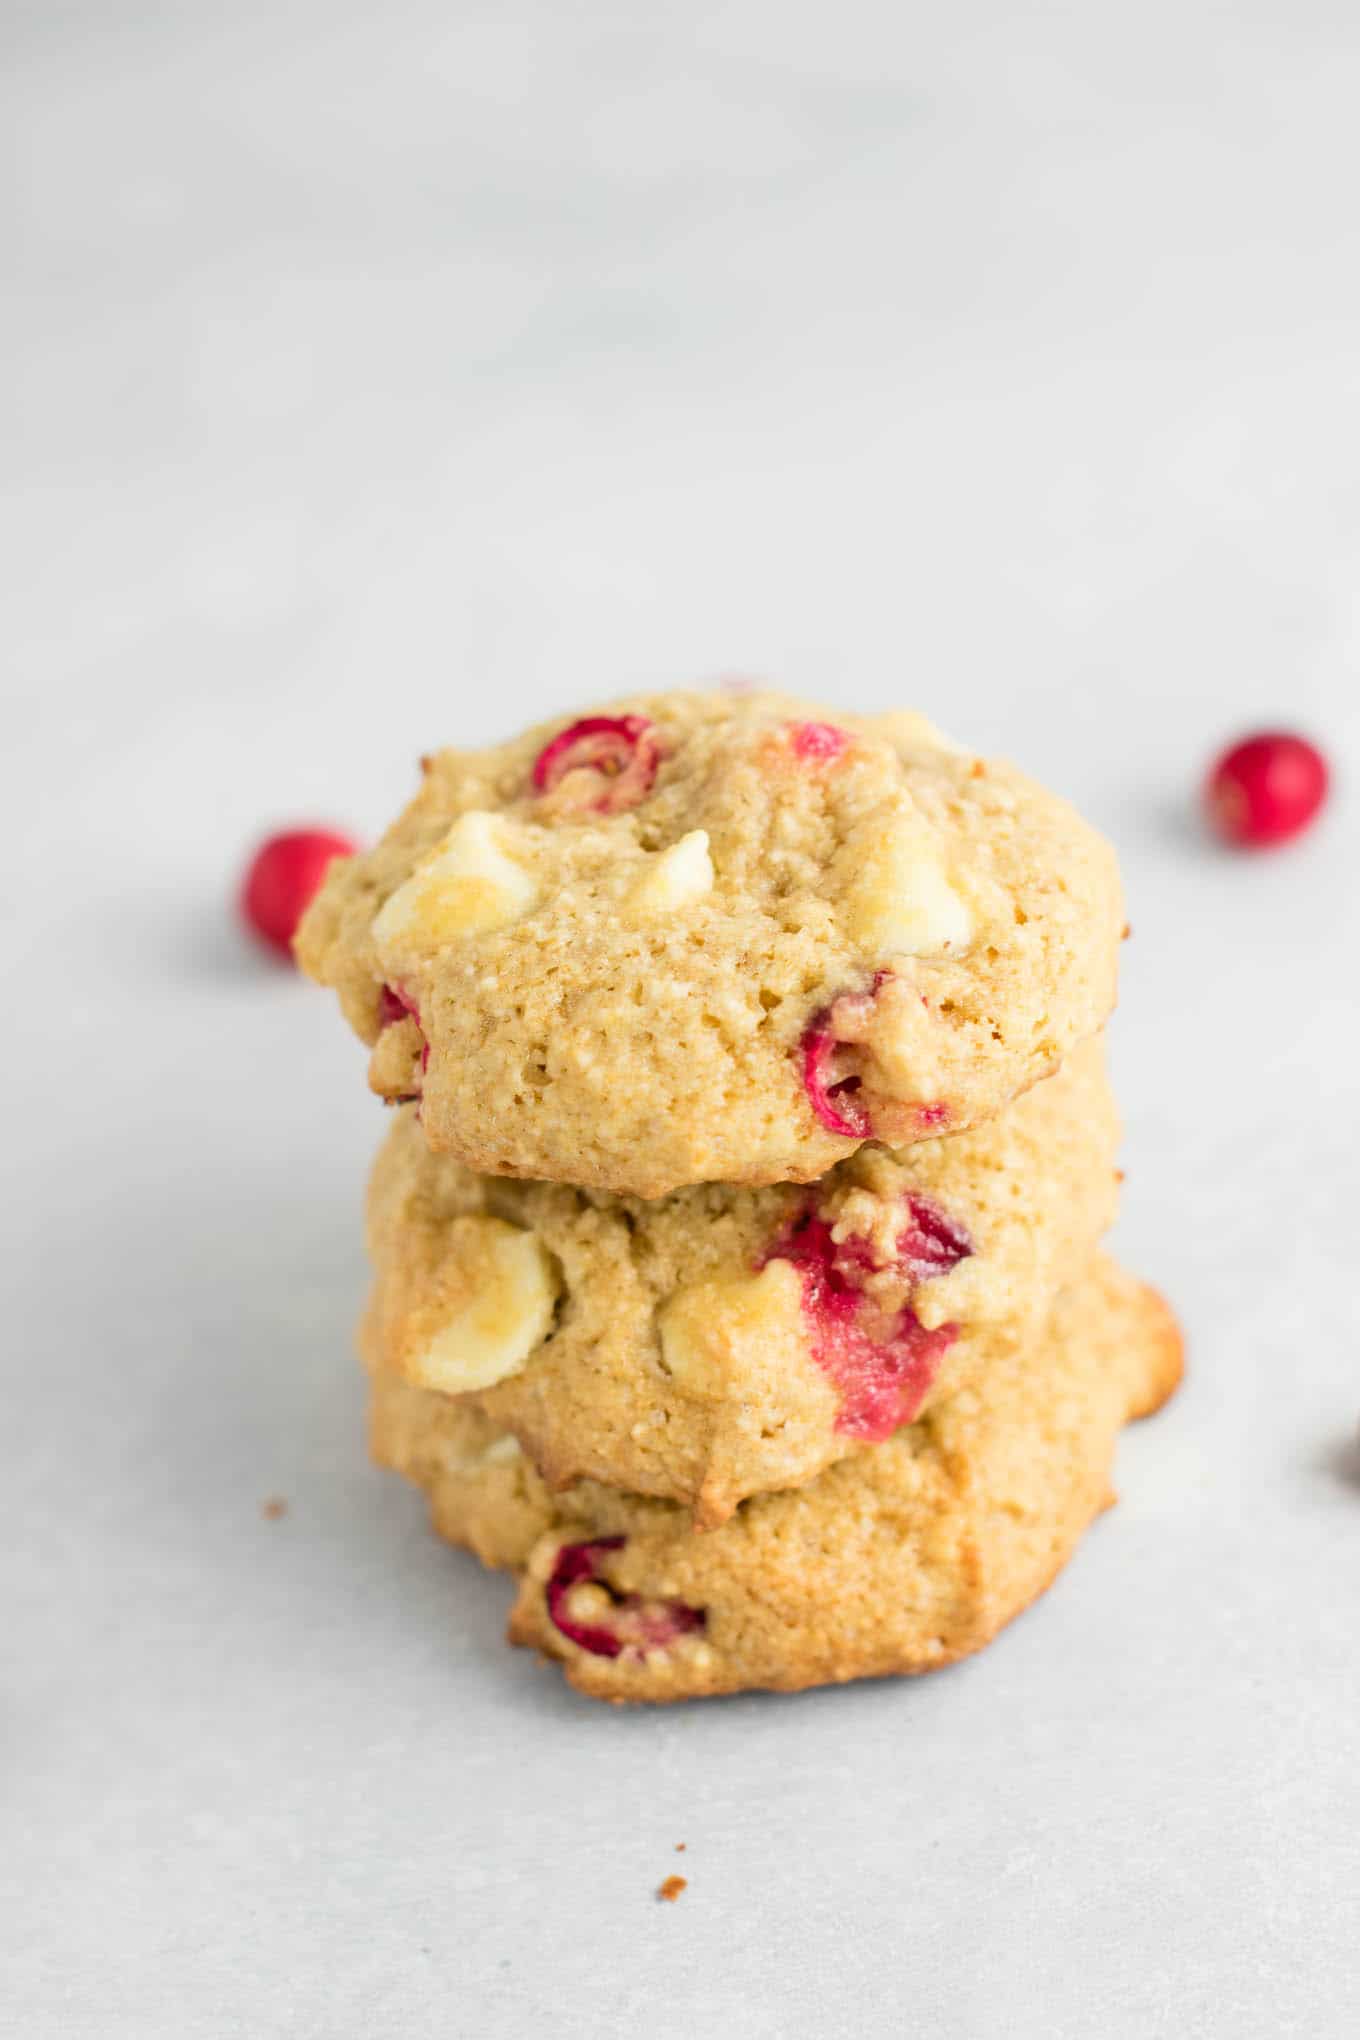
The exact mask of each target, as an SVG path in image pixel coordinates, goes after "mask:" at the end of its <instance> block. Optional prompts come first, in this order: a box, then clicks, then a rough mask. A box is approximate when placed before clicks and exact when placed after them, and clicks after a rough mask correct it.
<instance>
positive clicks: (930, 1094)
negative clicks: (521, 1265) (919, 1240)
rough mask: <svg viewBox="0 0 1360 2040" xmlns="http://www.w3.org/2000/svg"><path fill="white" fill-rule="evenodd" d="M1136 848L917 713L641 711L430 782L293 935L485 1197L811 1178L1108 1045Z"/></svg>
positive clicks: (610, 715)
mask: <svg viewBox="0 0 1360 2040" xmlns="http://www.w3.org/2000/svg"><path fill="white" fill-rule="evenodd" d="M1122 921H1123V909H1122V906H1121V902H1120V890H1119V881H1118V875H1117V871H1116V867H1115V862H1114V857H1113V854H1112V852H1111V851H1110V849H1109V847H1108V845H1107V844H1106V843H1105V842H1104V841H1103V840H1102V839H1101V838H1100V837H1099V836H1098V835H1097V834H1096V833H1095V832H1094V831H1093V830H1092V829H1090V828H1089V827H1088V826H1087V825H1086V824H1085V823H1084V822H1083V821H1082V820H1081V819H1080V817H1079V816H1078V815H1076V814H1075V813H1074V812H1073V810H1072V809H1071V808H1070V807H1068V806H1067V805H1066V803H1065V802H1063V801H1061V800H1059V799H1057V798H1056V797H1055V796H1054V795H1052V794H1050V793H1047V792H1045V791H1044V790H1043V789H1042V788H1040V787H1038V786H1036V785H1035V784H1034V783H1033V782H1032V781H1031V780H1029V779H1027V778H1025V777H1024V775H1023V774H1021V773H1020V772H1018V771H1016V770H1015V769H1014V768H1013V767H1012V766H1009V765H1005V764H998V763H991V762H985V761H984V760H982V759H981V758H978V757H975V756H973V755H972V754H971V753H969V752H966V751H961V750H958V749H957V748H955V747H954V746H952V745H949V744H947V743H946V742H945V741H944V740H943V739H941V738H939V737H938V736H937V735H936V734H935V733H934V732H932V731H931V730H930V728H929V725H927V724H926V723H925V722H924V721H923V720H922V719H921V718H920V717H918V716H914V715H910V714H905V713H903V714H894V715H879V716H854V715H841V714H837V715H835V716H834V717H832V716H830V714H829V712H828V711H823V710H820V709H815V708H809V707H808V706H806V705H804V704H800V703H798V702H795V701H791V700H787V699H785V698H783V697H782V696H778V695H769V694H766V695H754V696H751V697H748V698H739V699H730V698H727V697H723V696H719V695H700V694H672V695H661V696H643V697H638V698H636V699H634V700H629V701H624V702H620V703H617V704H615V705H614V706H612V707H611V708H609V709H608V710H607V711H603V712H600V713H597V714H589V715H586V716H583V717H578V718H576V719H574V720H572V721H570V722H567V723H561V722H558V723H553V724H548V725H544V726H542V727H540V728H538V729H536V730H532V731H530V732H529V733H528V734H527V735H526V736H523V737H521V738H519V739H517V740H516V741H514V742H512V743H507V744H504V745H501V746H500V747H498V748H496V749H493V750H488V751H481V752H458V751H443V752H440V753H439V754H437V755H436V756H434V757H432V758H429V759H427V760H426V761H425V776H424V780H423V783H422V785H421V787H420V790H419V792H418V794H417V795H416V798H415V799H414V800H413V801H412V802H411V804H410V806H409V807H408V808H407V810H406V812H405V813H404V814H403V815H402V816H401V818H400V819H399V820H398V821H397V822H396V823H395V824H394V825H393V827H392V828H391V829H389V831H388V832H387V834H386V835H385V836H384V837H383V839H382V841H381V842H380V843H379V844H378V845H377V846H376V847H375V848H374V849H373V850H371V851H369V852H367V853H366V854H365V855H363V856H360V857H356V858H350V859H345V860H341V861H338V862H337V863H336V864H335V865H333V866H332V867H331V872H330V875H329V877H328V879H327V882H326V884H325V886H324V887H323V889H322V891H321V893H320V895H319V897H318V898H317V900H316V901H315V902H314V903H313V905H312V907H311V909H310V911H309V912H308V914H307V916H306V918H305V920H304V922H303V924H302V927H301V929H300V931H299V934H298V939H297V954H298V958H299V960H300V962H301V963H302V965H303V967H304V968H305V969H306V970H307V971H308V972H310V974H311V975H312V976H313V977H315V978H317V979H319V980H320V981H321V982H322V983H323V984H328V985H332V986H334V987H335V988H336V989H337V990H338V991H339V994H340V998H341V1004H342V1006H343V1009H344V1011H345V1013H346V1014H347V1015H348V1017H349V1019H350V1021H351V1022H352V1024H353V1025H354V1026H355V1028H356V1029H357V1030H358V1032H359V1033H360V1035H361V1036H362V1037H363V1038H364V1039H365V1040H366V1041H367V1042H369V1043H370V1044H371V1045H372V1057H371V1063H370V1082H371V1084H372V1085H373V1087H374V1089H375V1090H377V1091H378V1092H379V1093H380V1094H381V1095H382V1096H383V1097H385V1098H388V1099H405V1098H411V1097H415V1096H419V1098H420V1102H421V1121H422V1125H423V1127H424V1131H425V1136H426V1139H427V1140H428V1141H429V1143H430V1145H431V1147H432V1148H434V1149H436V1150H439V1151H441V1152H444V1153H448V1154H452V1155H455V1156H456V1157H457V1158H458V1159H459V1160H460V1161H462V1162H463V1163H464V1164H465V1165H466V1166H467V1167H468V1168H471V1169H475V1170H477V1171H479V1172H483V1173H486V1174H489V1175H498V1176H520V1177H528V1178H545V1179H548V1180H551V1181H555V1182H563V1183H574V1184H579V1185H582V1186H584V1187H586V1188H590V1189H598V1190H606V1191H612V1192H615V1193H618V1194H626V1195H632V1196H638V1197H651V1198H654V1197H661V1196H664V1195H667V1194H668V1193H669V1192H671V1191H673V1190H676V1189H680V1188H684V1187H687V1186H690V1185H693V1184H697V1183H713V1182H721V1183H731V1184H740V1185H762V1184H768V1183H784V1182H810V1181H813V1180H815V1179H816V1178H818V1177H820V1176H822V1175H824V1174H825V1173H826V1172H827V1171H828V1170H829V1169H831V1168H832V1167H834V1166H835V1164H836V1163H838V1162H840V1161H843V1160H844V1159H845V1157H846V1156H847V1155H848V1154H850V1153H852V1152H853V1151H854V1150H855V1148H857V1147H858V1146H860V1145H861V1144H862V1143H863V1142H864V1141H866V1140H868V1139H871V1138H872V1139H875V1140H878V1141H880V1142H883V1143H886V1144H888V1145H890V1146H893V1147H901V1146H905V1145H907V1144H908V1143H910V1142H913V1141H916V1140H920V1139H925V1138H929V1137H932V1136H936V1135H939V1134H942V1133H957V1132H959V1131H961V1130H963V1129H964V1128H966V1127H968V1126H971V1125H973V1124H976V1123H979V1122H981V1121H984V1120H986V1119H987V1118H989V1117H990V1116H991V1115H992V1114H994V1113H995V1112H997V1111H998V1110H1000V1108H1001V1107H1002V1106H1003V1105H1005V1104H1006V1102H1007V1101H1008V1100H1009V1099H1011V1098H1013V1097H1015V1096H1016V1095H1017V1094H1019V1093H1020V1092H1022V1091H1023V1090H1025V1089H1026V1088H1027V1087H1028V1086H1029V1085H1031V1084H1033V1083H1034V1082H1036V1081H1037V1080H1038V1079H1039V1078H1040V1077H1043V1076H1046V1075H1048V1074H1049V1073H1050V1072H1051V1071H1052V1070H1053V1069H1055V1068H1056V1067H1057V1065H1058V1063H1059V1062H1060V1061H1061V1060H1062V1058H1063V1057H1064V1056H1065V1055H1066V1054H1068V1053H1069V1051H1070V1050H1071V1049H1072V1048H1073V1047H1075V1046H1076V1044H1077V1043H1078V1042H1080V1041H1082V1040H1084V1039H1085V1038H1086V1037H1088V1036H1089V1035H1091V1034H1093V1033H1095V1032H1096V1031H1097V1030H1098V1029H1099V1028H1100V1027H1101V1025H1102V1024H1103V1022H1104V1020H1105V1018H1106V1016H1107V1014H1108V1013H1109V1011H1110V1008H1111V1006H1112V1004H1113V1000H1114V991H1115V952H1116V949H1117V946H1118V939H1119V934H1120V931H1121V927H1122Z"/></svg>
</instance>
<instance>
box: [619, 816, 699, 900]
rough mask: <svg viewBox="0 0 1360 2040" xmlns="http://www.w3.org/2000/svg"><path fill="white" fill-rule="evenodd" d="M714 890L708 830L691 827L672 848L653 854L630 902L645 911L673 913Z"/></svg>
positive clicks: (632, 889) (630, 896)
mask: <svg viewBox="0 0 1360 2040" xmlns="http://www.w3.org/2000/svg"><path fill="white" fill-rule="evenodd" d="M712 890H713V859H712V858H711V857H710V856H709V854H708V831H707V829H691V830H690V832H689V834H688V835H687V836H682V837H681V838H680V841H679V842H678V843H672V845H671V847H670V849H669V850H662V851H659V852H658V854H657V855H656V856H655V857H649V858H648V859H647V862H646V864H645V866H644V867H643V870H642V873H641V876H640V877H638V878H636V879H635V880H634V881H633V885H632V888H631V890H630V892H629V894H628V904H629V905H630V906H631V907H632V908H634V909H635V911H636V912H638V913H642V914H673V913H675V912H676V911H677V910H678V909H679V908H681V907H687V906H690V905H691V904H692V903H693V902H694V901H695V900H701V899H702V898H703V897H704V895H705V893H708V892H711V891H712Z"/></svg>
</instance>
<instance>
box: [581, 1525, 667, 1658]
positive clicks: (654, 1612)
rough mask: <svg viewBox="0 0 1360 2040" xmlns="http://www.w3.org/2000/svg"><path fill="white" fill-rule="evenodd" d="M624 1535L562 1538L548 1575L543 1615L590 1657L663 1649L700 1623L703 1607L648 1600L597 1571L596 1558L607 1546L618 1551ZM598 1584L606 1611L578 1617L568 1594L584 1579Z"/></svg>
mask: <svg viewBox="0 0 1360 2040" xmlns="http://www.w3.org/2000/svg"><path fill="white" fill-rule="evenodd" d="M627 1541H628V1540H627V1538H625V1537H596V1538H594V1539H592V1540H591V1541H590V1542H589V1543H586V1544H564V1545H563V1546H562V1547H561V1549H560V1550H559V1551H558V1554H557V1558H556V1561H555V1563H554V1565H553V1569H552V1575H551V1577H550V1578H549V1580H548V1585H547V1589H546V1598H547V1603H548V1617H549V1620H550V1621H551V1622H552V1624H553V1626H554V1628H556V1629H559V1630H560V1631H561V1633H562V1635H563V1636H565V1637H566V1638H567V1639H568V1640H569V1641H570V1642H572V1643H574V1644H577V1645H579V1647H580V1648H581V1649H582V1650H588V1651H589V1652H590V1653H591V1654H592V1656H594V1657H606V1658H615V1657H620V1656H622V1654H623V1653H624V1652H625V1651H636V1652H638V1653H639V1654H640V1655H642V1656H645V1655H646V1653H647V1652H648V1651H649V1650H664V1649H665V1648H666V1646H667V1644H671V1643H674V1642H675V1640H676V1638H677V1637H678V1636H690V1635H692V1634H693V1633H694V1631H695V1630H696V1629H702V1628H703V1627H704V1624H705V1621H706V1619H707V1618H706V1617H705V1614H704V1611H703V1609H702V1608H689V1607H687V1606H686V1605H685V1603H684V1602H683V1601H648V1600H646V1599H645V1598H644V1597H643V1596H642V1595H641V1594H620V1593H618V1592H617V1591H616V1589H615V1588H613V1587H611V1586H610V1584H609V1582H608V1581H607V1580H602V1579H601V1578H600V1575H599V1569H598V1561H599V1558H600V1555H601V1554H602V1553H603V1552H606V1551H619V1550H621V1549H622V1548H623V1546H624V1545H625V1544H626V1543H627ZM587 1583H588V1584H590V1585H591V1586H596V1587H602V1588H603V1589H604V1591H605V1593H606V1594H608V1596H609V1600H610V1607H609V1611H608V1613H607V1615H606V1616H605V1617H604V1618H603V1619H602V1620H600V1621H596V1622H578V1621H577V1620H576V1619H575V1617H574V1616H573V1615H572V1614H571V1612H570V1610H569V1607H568V1599H569V1596H570V1594H571V1590H572V1588H573V1587H578V1586H583V1585H585V1584H587Z"/></svg>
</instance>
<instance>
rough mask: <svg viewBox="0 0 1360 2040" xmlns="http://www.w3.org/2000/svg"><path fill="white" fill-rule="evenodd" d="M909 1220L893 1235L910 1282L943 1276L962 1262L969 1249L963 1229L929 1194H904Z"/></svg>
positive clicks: (969, 1244)
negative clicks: (909, 1215) (895, 1235)
mask: <svg viewBox="0 0 1360 2040" xmlns="http://www.w3.org/2000/svg"><path fill="white" fill-rule="evenodd" d="M907 1209H908V1211H909V1212H910V1214H911V1217H910V1222H909V1223H908V1224H907V1225H906V1226H905V1227H904V1228H903V1230H902V1231H901V1232H900V1233H899V1234H898V1235H897V1258H898V1260H899V1261H900V1263H901V1265H902V1266H903V1267H904V1268H905V1269H906V1270H907V1271H908V1273H909V1274H910V1275H911V1278H912V1280H913V1282H928V1281H929V1280H930V1278H931V1276H932V1275H947V1274H948V1273H949V1271H950V1269H951V1268H957V1267H958V1265H959V1262H960V1261H966V1260H967V1259H968V1257H969V1255H970V1254H971V1253H972V1251H973V1242H972V1239H971V1237H970V1235H969V1233H968V1232H967V1230H966V1229H965V1228H964V1227H963V1226H961V1225H960V1224H959V1223H958V1221H957V1219H953V1218H950V1216H949V1214H948V1213H947V1212H944V1211H941V1209H940V1207H939V1205H938V1204H934V1203H932V1201H931V1200H930V1198H929V1197H921V1196H919V1195H918V1194H917V1193H916V1192H915V1191H911V1192H909V1193H908V1196H907Z"/></svg>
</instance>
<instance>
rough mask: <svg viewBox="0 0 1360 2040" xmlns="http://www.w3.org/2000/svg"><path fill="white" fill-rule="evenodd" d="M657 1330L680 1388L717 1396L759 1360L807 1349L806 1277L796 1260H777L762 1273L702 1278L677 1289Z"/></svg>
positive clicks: (725, 1392) (662, 1314) (665, 1359)
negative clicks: (724, 1278)
mask: <svg viewBox="0 0 1360 2040" xmlns="http://www.w3.org/2000/svg"><path fill="white" fill-rule="evenodd" d="M657 1329H658V1331H659V1332H660V1335H661V1356H662V1359H663V1361H664V1363H665V1365H666V1367H667V1369H668V1370H669V1372H670V1374H671V1377H672V1379H673V1380H674V1381H675V1382H676V1383H677V1385H678V1386H679V1387H681V1388H683V1389H684V1390H685V1391H686V1392H687V1393H688V1394H690V1395H694V1396H698V1397H701V1398H703V1399H705V1400H708V1399H717V1398H719V1397H721V1396H723V1395H725V1394H727V1393H728V1392H730V1390H731V1388H732V1386H733V1383H734V1382H735V1381H738V1380H739V1379H740V1377H741V1375H742V1374H743V1373H744V1372H746V1371H748V1368H749V1365H750V1362H751V1361H752V1360H756V1359H758V1360H759V1361H761V1362H768V1361H770V1360H772V1359H773V1360H777V1359H778V1356H779V1355H780V1354H781V1353H783V1352H789V1353H791V1354H793V1355H796V1356H801V1355H802V1354H803V1353H804V1352H805V1350H806V1346H807V1333H806V1329H805V1326H804V1321H803V1284H802V1278H801V1277H800V1275H799V1273H798V1270H797V1269H796V1268H795V1267H794V1266H793V1263H792V1262H791V1261H770V1262H768V1263H767V1264H766V1266H765V1267H764V1268H762V1269H761V1271H760V1273H759V1275H739V1276H736V1277H734V1278H733V1279H732V1280H731V1281H727V1282H697V1283H695V1284H693V1285H692V1286H691V1287H690V1288H688V1289H680V1290H677V1291H676V1293H675V1295H674V1296H673V1297H672V1298H671V1299H670V1302H669V1303H668V1304H667V1305H666V1306H665V1308H664V1310H663V1311H662V1312H661V1314H660V1317H659V1318H658V1321H657Z"/></svg>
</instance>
